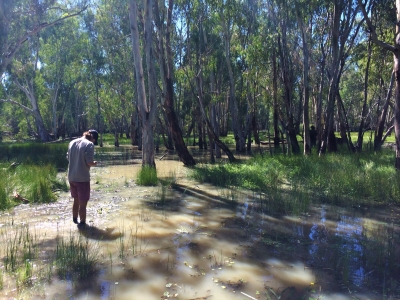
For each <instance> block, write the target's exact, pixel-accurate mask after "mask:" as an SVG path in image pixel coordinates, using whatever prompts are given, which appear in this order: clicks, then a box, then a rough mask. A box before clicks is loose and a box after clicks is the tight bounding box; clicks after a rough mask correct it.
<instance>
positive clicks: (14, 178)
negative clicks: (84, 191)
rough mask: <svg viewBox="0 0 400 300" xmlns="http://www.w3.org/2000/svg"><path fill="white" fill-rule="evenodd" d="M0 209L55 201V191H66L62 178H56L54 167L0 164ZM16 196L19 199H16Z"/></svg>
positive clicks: (65, 184) (48, 165)
mask: <svg viewBox="0 0 400 300" xmlns="http://www.w3.org/2000/svg"><path fill="white" fill-rule="evenodd" d="M0 177H1V178H3V179H4V180H2V181H1V183H0V209H1V210H5V209H8V208H11V207H13V206H14V205H16V204H20V203H21V201H22V202H29V203H49V202H52V201H55V200H56V195H55V193H54V192H55V191H56V190H68V186H67V183H66V181H65V179H64V178H57V169H56V168H55V167H54V165H51V164H46V165H40V166H39V165H33V164H20V165H16V166H9V165H8V164H5V163H0ZM18 195H19V196H20V197H18Z"/></svg>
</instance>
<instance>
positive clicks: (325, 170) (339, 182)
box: [191, 151, 400, 213]
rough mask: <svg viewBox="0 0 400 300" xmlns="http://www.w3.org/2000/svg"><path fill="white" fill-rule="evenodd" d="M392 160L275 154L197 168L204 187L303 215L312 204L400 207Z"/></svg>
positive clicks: (366, 156)
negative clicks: (233, 190) (244, 193)
mask: <svg viewBox="0 0 400 300" xmlns="http://www.w3.org/2000/svg"><path fill="white" fill-rule="evenodd" d="M392 159H393V158H392V157H391V156H390V155H388V153H387V152H386V151H382V152H381V153H378V154H374V153H363V154H347V153H346V154H344V153H339V154H333V153H330V154H328V155H325V156H322V157H318V156H301V155H298V156H285V155H275V156H272V157H271V156H266V157H260V156H258V157H255V158H253V159H250V160H248V161H245V162H242V163H234V164H218V165H206V164H205V165H201V164H199V165H197V166H196V167H195V168H194V169H193V172H192V174H191V176H192V177H193V178H194V179H195V180H198V181H200V182H208V183H211V184H214V185H217V186H222V187H230V186H231V187H237V188H241V189H247V190H251V191H256V192H260V193H262V194H263V195H264V196H263V197H262V198H264V201H267V202H269V204H268V206H270V207H271V205H272V207H276V208H279V209H278V210H279V211H285V212H287V213H290V212H299V211H302V210H305V209H307V207H308V205H309V204H311V203H317V202H325V203H331V204H341V205H361V204H367V205H371V204H375V203H379V204H382V203H389V202H398V201H399V200H398V199H400V175H399V174H398V173H397V172H396V170H395V168H394V167H393V162H392Z"/></svg>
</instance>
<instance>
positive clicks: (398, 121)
mask: <svg viewBox="0 0 400 300" xmlns="http://www.w3.org/2000/svg"><path fill="white" fill-rule="evenodd" d="M369 3H370V2H369V1H366V3H364V2H363V1H362V0H358V4H359V7H360V8H361V11H362V13H363V16H364V18H365V19H366V23H367V26H368V30H369V32H370V33H371V39H372V41H373V42H374V43H375V44H377V45H378V46H380V47H381V48H383V49H386V50H388V51H390V52H392V53H393V73H394V81H395V85H396V88H395V92H394V98H395V109H394V130H395V136H396V150H395V151H396V159H395V167H396V169H397V170H399V169H400V38H399V32H400V1H399V0H396V1H395V6H394V5H393V6H392V7H391V10H390V11H391V12H393V13H392V15H393V17H392V19H393V21H395V24H396V27H395V30H394V31H393V32H394V34H393V38H392V40H393V41H395V42H394V44H390V43H388V42H386V41H385V36H381V37H380V36H378V32H377V31H376V27H375V26H374V24H373V23H372V21H371V19H370V17H369V15H368V4H369ZM372 3H373V4H375V3H376V2H375V1H372ZM394 13H396V17H394Z"/></svg>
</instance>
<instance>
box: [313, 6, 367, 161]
mask: <svg viewBox="0 0 400 300" xmlns="http://www.w3.org/2000/svg"><path fill="white" fill-rule="evenodd" d="M329 8H330V10H329V11H330V22H331V31H330V53H331V55H330V56H329V57H328V66H327V74H328V78H329V92H328V97H327V105H326V109H325V117H326V119H325V124H324V128H323V134H322V143H321V147H320V150H319V152H320V154H323V153H325V152H326V150H328V151H336V150H337V145H336V138H335V134H334V115H335V103H336V101H337V102H338V107H339V108H340V107H342V105H343V103H342V102H341V101H340V94H339V86H340V79H341V76H342V74H343V69H344V67H345V66H346V63H347V60H348V58H349V56H350V53H351V50H352V48H353V46H354V44H355V43H356V42H357V41H356V39H357V37H358V33H359V29H360V27H361V25H362V23H363V20H362V19H360V18H359V14H358V4H357V2H356V0H353V1H344V0H335V1H333V3H332V6H329ZM339 112H340V110H339ZM342 138H344V139H347V140H348V143H349V146H350V148H354V147H353V145H352V143H351V137H350V132H349V131H348V134H347V136H346V133H345V132H342Z"/></svg>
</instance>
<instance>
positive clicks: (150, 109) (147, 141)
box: [129, 0, 157, 167]
mask: <svg viewBox="0 0 400 300" xmlns="http://www.w3.org/2000/svg"><path fill="white" fill-rule="evenodd" d="M151 8H152V0H147V1H146V5H145V14H144V15H145V48H146V63H147V68H148V81H149V101H150V105H148V104H147V98H146V91H145V83H144V73H143V65H142V58H141V55H140V46H139V41H140V40H139V31H138V26H137V22H138V21H139V20H138V18H137V5H136V0H131V1H130V6H129V19H130V26H131V33H132V52H133V57H134V61H135V72H136V81H137V93H138V110H139V113H140V117H141V121H142V165H143V166H150V167H155V161H154V138H153V136H154V134H153V128H154V118H155V113H156V110H157V103H156V97H155V92H156V86H155V82H154V81H155V73H154V60H153V55H152V54H153V52H152V27H151V22H152V9H151Z"/></svg>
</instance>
